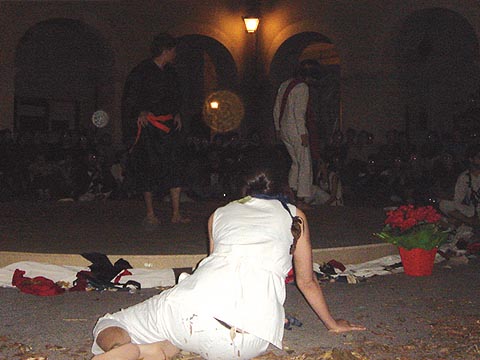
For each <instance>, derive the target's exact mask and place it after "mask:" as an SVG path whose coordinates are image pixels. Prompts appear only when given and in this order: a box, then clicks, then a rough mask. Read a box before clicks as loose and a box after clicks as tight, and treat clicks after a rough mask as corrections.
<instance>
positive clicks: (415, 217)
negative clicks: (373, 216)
mask: <svg viewBox="0 0 480 360" xmlns="http://www.w3.org/2000/svg"><path fill="white" fill-rule="evenodd" d="M441 218H442V216H441V215H440V214H439V213H438V212H437V210H435V208H433V207H432V206H420V207H416V206H413V205H403V206H400V207H399V208H397V209H395V210H391V211H388V212H387V218H386V219H385V227H384V228H383V230H382V232H380V233H375V234H374V235H375V236H377V237H379V238H380V239H382V240H384V241H386V242H389V243H391V244H393V245H396V246H398V248H399V252H400V257H401V259H402V264H403V268H404V271H405V273H406V274H407V275H412V276H424V275H430V274H431V273H432V270H433V263H434V260H435V255H436V253H437V249H438V247H439V246H440V245H442V244H443V243H445V242H446V241H447V237H448V232H447V231H445V230H442V229H441V227H440V225H439V222H440V220H441Z"/></svg>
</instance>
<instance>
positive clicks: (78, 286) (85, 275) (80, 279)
mask: <svg viewBox="0 0 480 360" xmlns="http://www.w3.org/2000/svg"><path fill="white" fill-rule="evenodd" d="M91 275H92V273H91V272H90V271H85V270H82V271H79V272H78V273H77V279H76V280H75V282H74V286H73V287H71V288H70V289H68V291H86V290H87V286H88V279H89V278H90V277H91Z"/></svg>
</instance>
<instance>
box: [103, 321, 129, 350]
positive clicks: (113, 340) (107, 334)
mask: <svg viewBox="0 0 480 360" xmlns="http://www.w3.org/2000/svg"><path fill="white" fill-rule="evenodd" d="M96 342H97V345H98V346H100V348H101V349H102V350H103V351H105V352H107V351H109V350H112V349H114V348H116V347H119V346H122V345H125V344H128V343H130V342H131V338H130V335H129V334H128V332H127V331H126V330H125V329H123V328H121V327H117V326H113V327H109V328H106V329H104V330H102V331H101V332H100V333H99V334H98V336H97V338H96Z"/></svg>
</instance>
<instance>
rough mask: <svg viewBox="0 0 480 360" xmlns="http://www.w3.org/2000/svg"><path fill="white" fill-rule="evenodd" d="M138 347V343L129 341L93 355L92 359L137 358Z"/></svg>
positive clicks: (131, 359)
mask: <svg viewBox="0 0 480 360" xmlns="http://www.w3.org/2000/svg"><path fill="white" fill-rule="evenodd" d="M139 357H140V349H139V348H138V345H135V344H132V343H129V344H125V345H121V346H119V347H117V348H114V349H112V350H109V351H107V352H106V353H104V354H100V355H97V356H94V357H93V358H92V360H138V358H139Z"/></svg>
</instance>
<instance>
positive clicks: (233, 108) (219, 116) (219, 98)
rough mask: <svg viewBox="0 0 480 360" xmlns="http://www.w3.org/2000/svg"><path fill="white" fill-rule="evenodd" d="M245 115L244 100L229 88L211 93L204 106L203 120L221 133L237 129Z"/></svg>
mask: <svg viewBox="0 0 480 360" xmlns="http://www.w3.org/2000/svg"><path fill="white" fill-rule="evenodd" d="M244 115H245V109H244V106H243V102H242V100H241V99H240V98H239V97H238V96H237V95H236V94H235V93H233V92H231V91H228V90H220V91H215V92H213V93H211V94H210V95H209V96H208V97H207V99H206V100H205V104H204V106H203V120H204V121H205V123H206V124H207V125H208V126H209V127H210V129H212V130H214V131H216V132H219V133H224V132H228V131H232V130H235V129H237V128H238V127H239V126H240V124H241V123H242V120H243V117H244Z"/></svg>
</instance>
